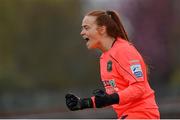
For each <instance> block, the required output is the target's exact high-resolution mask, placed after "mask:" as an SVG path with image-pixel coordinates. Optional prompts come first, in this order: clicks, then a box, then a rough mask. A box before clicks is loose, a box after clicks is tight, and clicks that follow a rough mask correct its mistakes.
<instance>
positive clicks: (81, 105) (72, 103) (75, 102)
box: [65, 94, 93, 111]
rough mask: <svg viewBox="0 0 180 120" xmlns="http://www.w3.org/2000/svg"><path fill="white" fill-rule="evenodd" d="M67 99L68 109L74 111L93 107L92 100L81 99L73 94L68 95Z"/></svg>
mask: <svg viewBox="0 0 180 120" xmlns="http://www.w3.org/2000/svg"><path fill="white" fill-rule="evenodd" d="M65 98H66V105H67V107H68V108H69V109H70V110H72V111H75V110H82V109H85V108H92V107H93V102H92V100H91V98H84V99H81V98H79V97H77V96H75V95H73V94H67V95H66V96H65Z"/></svg>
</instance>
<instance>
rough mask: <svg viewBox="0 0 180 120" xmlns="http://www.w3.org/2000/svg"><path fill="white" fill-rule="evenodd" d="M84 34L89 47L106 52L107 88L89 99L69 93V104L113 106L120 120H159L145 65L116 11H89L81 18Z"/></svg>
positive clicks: (74, 106) (102, 65) (102, 60)
mask: <svg viewBox="0 0 180 120" xmlns="http://www.w3.org/2000/svg"><path fill="white" fill-rule="evenodd" d="M81 35H82V37H83V38H84V39H85V40H86V42H87V43H86V45H87V48H88V49H99V50H101V51H102V52H103V53H102V55H101V57H100V74H101V80H102V82H103V84H104V87H105V90H106V91H103V90H96V91H94V92H93V94H94V96H92V97H89V98H79V97H77V96H76V95H73V94H67V95H66V96H65V98H66V104H67V107H68V108H69V109H70V110H72V111H74V110H82V109H86V108H101V107H106V106H109V105H112V107H113V109H114V110H115V112H116V113H117V117H118V118H120V119H125V118H126V119H133V118H135V119H140V118H142V119H159V118H160V114H159V110H158V106H157V104H156V102H155V96H154V91H153V90H152V89H151V87H150V85H149V83H148V77H147V68H146V64H145V62H144V60H143V58H142V56H141V55H140V53H139V52H138V51H137V50H136V48H135V47H134V46H133V45H132V44H131V42H130V41H129V39H128V36H127V34H126V32H125V30H124V27H123V25H122V23H121V21H120V19H119V16H118V14H117V12H115V11H91V12H89V13H88V14H86V15H85V17H84V19H83V21H82V31H81Z"/></svg>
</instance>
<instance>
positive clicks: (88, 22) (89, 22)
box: [82, 16, 96, 26]
mask: <svg viewBox="0 0 180 120" xmlns="http://www.w3.org/2000/svg"><path fill="white" fill-rule="evenodd" d="M95 21H96V17H95V16H85V17H84V19H83V21H82V26H84V25H93V24H95Z"/></svg>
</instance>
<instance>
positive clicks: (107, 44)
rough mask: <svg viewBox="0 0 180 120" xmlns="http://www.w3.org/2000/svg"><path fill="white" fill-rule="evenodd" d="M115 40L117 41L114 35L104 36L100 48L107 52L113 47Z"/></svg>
mask: <svg viewBox="0 0 180 120" xmlns="http://www.w3.org/2000/svg"><path fill="white" fill-rule="evenodd" d="M114 42H115V38H112V37H106V38H103V39H102V46H101V48H100V49H101V50H102V52H106V51H108V50H109V49H110V48H111V47H112V45H113V44H114Z"/></svg>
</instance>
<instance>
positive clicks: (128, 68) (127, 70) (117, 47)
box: [100, 38, 159, 118]
mask: <svg viewBox="0 0 180 120" xmlns="http://www.w3.org/2000/svg"><path fill="white" fill-rule="evenodd" d="M100 72H101V80H102V82H103V84H104V87H105V89H106V92H107V93H108V94H112V93H114V92H117V93H118V95H119V98H120V101H119V104H115V105H113V108H114V110H115V111H116V113H117V115H118V118H120V117H122V116H123V115H127V116H128V115H129V117H127V118H141V116H143V117H142V118H159V111H158V107H157V104H156V102H155V97H154V91H153V90H152V89H151V87H150V86H149V83H148V79H147V69H146V65H145V63H144V61H143V58H142V57H141V55H140V54H139V52H138V51H137V50H136V49H135V47H134V46H133V45H132V44H131V43H129V42H127V41H125V40H123V39H121V38H117V40H116V41H115V43H114V45H113V46H112V48H111V49H109V50H108V51H106V52H104V53H103V54H102V55H101V57H100ZM153 110H154V111H153ZM146 113H147V114H146ZM151 113H152V114H151Z"/></svg>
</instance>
